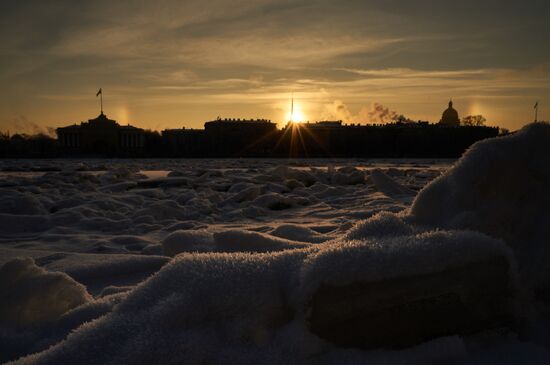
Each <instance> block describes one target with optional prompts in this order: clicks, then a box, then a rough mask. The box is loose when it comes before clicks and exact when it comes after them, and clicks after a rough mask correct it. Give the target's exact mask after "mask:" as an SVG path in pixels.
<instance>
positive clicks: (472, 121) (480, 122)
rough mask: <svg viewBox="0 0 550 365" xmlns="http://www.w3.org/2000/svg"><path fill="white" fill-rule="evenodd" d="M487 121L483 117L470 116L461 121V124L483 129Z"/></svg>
mask: <svg viewBox="0 0 550 365" xmlns="http://www.w3.org/2000/svg"><path fill="white" fill-rule="evenodd" d="M486 121H487V119H485V118H484V117H483V115H468V116H466V117H464V118H462V120H461V121H460V124H462V125H465V126H475V127H481V126H484V125H485V122H486Z"/></svg>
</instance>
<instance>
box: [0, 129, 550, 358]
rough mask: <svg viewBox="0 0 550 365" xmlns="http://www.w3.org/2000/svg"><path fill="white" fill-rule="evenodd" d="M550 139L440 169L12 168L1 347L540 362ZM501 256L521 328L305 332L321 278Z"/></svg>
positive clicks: (492, 144) (445, 266)
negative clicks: (390, 342)
mask: <svg viewBox="0 0 550 365" xmlns="http://www.w3.org/2000/svg"><path fill="white" fill-rule="evenodd" d="M549 142H550V126H549V125H547V124H537V125H530V126H528V127H526V128H524V129H523V130H522V131H520V132H519V133H517V134H515V135H511V136H508V137H504V138H498V139H493V140H487V141H484V142H481V143H478V144H476V145H474V146H473V147H472V148H471V149H470V150H469V151H468V152H467V153H466V154H465V155H464V157H463V158H462V159H461V160H460V161H458V162H457V163H456V164H455V165H454V166H453V168H451V169H450V170H449V171H447V172H445V173H444V174H443V175H441V176H439V175H440V173H441V172H442V168H441V166H439V165H429V166H422V165H418V164H417V163H413V164H411V163H407V164H404V165H401V166H397V167H396V166H387V165H383V164H379V165H375V166H369V168H368V169H363V168H360V166H359V164H357V165H356V166H343V167H337V168H335V167H332V166H328V167H327V168H323V167H322V166H319V167H307V168H303V167H301V166H290V167H289V166H287V165H278V166H277V165H276V164H275V163H273V164H274V166H272V165H271V162H269V161H267V162H266V161H263V162H262V161H256V162H254V161H244V162H243V161H238V162H233V163H234V164H237V165H236V166H232V167H229V168H227V167H224V168H221V165H222V162H219V161H212V162H208V163H209V164H211V165H210V166H207V167H204V166H202V165H201V166H199V164H197V165H193V164H192V163H191V162H190V164H191V166H187V167H185V166H184V167H180V168H179V169H178V168H177V163H176V162H173V163H174V166H172V167H171V166H166V167H167V168H170V169H172V168H173V169H172V173H170V174H169V175H170V176H167V177H156V178H152V179H151V178H149V179H145V178H144V177H143V176H140V173H139V172H138V171H136V170H132V169H131V168H126V169H123V168H120V167H119V168H118V169H112V168H106V170H108V171H107V172H106V173H103V174H101V175H95V174H91V173H75V172H74V171H73V172H69V171H60V172H49V173H46V174H45V175H43V176H34V177H32V178H29V177H21V176H11V177H6V178H5V179H4V180H3V181H2V183H1V186H0V189H2V192H3V194H2V195H1V197H0V200H2V202H3V204H2V205H1V208H0V210H1V211H2V213H1V215H2V217H1V218H2V219H1V220H0V233H1V239H2V242H3V244H2V246H1V247H2V248H1V250H2V251H1V253H2V256H1V257H2V261H3V262H4V263H5V265H4V266H3V267H2V268H1V269H0V272H1V273H2V276H1V277H0V293H1V294H2V298H8V300H4V299H3V303H1V304H0V325H1V326H2V330H1V332H0V354H1V355H0V357H1V359H2V360H4V361H6V360H12V359H16V358H19V357H20V356H24V355H27V356H26V357H23V358H20V359H19V360H17V361H16V363H18V364H70V363H75V364H76V363H79V364H98V363H102V364H118V363H126V364H150V363H163V364H171V363H173V364H181V363H185V364H199V363H200V364H202V363H216V364H217V363H258V364H274V363H280V364H288V363H304V364H305V363H316V364H317V363H321V364H333V363H338V364H358V363H364V364H430V363H448V364H486V363H498V364H517V363H524V362H526V361H529V363H535V364H537V363H540V364H546V363H550V329H549V328H550V327H549V324H550V323H549V321H548V313H550V311H549V309H550V308H549V306H548V300H549V298H550V296H549V295H548V294H549V293H548V279H549V278H550V277H549V275H548V273H549V265H548V264H549V262H550V259H549V256H548V255H549V252H548V248H547V247H548V244H549V243H550V242H548V237H550V234H549V233H550V231H549V226H548V224H547V222H550V209H549V208H548V207H550V200H549V199H550V193H549V191H550V190H549V189H550V149H549V148H548V143H549ZM66 163H67V165H68V166H69V168H70V167H73V168H74V166H73V165H75V163H74V162H66ZM163 163H165V164H168V165H169V164H170V163H171V162H163ZM208 163H205V164H208ZM223 163H226V164H228V163H230V161H223ZM5 164H9V162H5ZM52 164H53V167H55V162H52ZM91 164H93V163H91V162H90V163H88V165H87V166H88V167H89V166H90V165H91ZM216 164H217V165H216ZM239 164H242V165H239ZM414 164H417V165H414ZM203 165H204V164H203ZM6 166H7V167H9V166H8V165H6ZM6 166H5V167H6ZM141 168H143V166H141ZM80 169H81V170H85V169H86V166H80ZM359 176H361V177H359ZM437 176H439V177H437ZM436 177H437V178H436ZM433 178H436V179H435V180H434V181H432V182H431V183H428V182H429V181H430V180H432V179H433ZM426 183H428V184H427V185H426V186H425V187H424V188H423V190H422V191H421V192H420V193H419V194H418V195H417V196H416V198H414V194H415V192H416V191H417V190H418V189H419V188H421V187H422V186H423V185H424V184H426ZM413 199H414V201H413ZM411 202H412V205H411V206H410V207H409V204H411ZM545 222H546V223H545ZM165 255H166V256H173V258H172V259H169V258H167V257H166V256H165ZM20 256H26V257H28V258H26V259H16V257H20ZM494 257H501V258H503V260H505V262H506V263H507V267H509V271H508V275H507V276H506V278H504V280H506V281H507V283H506V285H507V286H509V289H510V291H511V292H513V293H515V302H514V303H502V306H511V310H512V311H514V315H515V317H516V319H517V320H518V321H519V322H520V325H519V326H517V327H516V328H500V329H491V330H488V331H485V332H482V333H478V334H473V335H468V336H459V335H450V336H446V337H439V338H434V339H432V340H429V341H426V342H424V343H420V344H418V345H416V346H413V347H409V348H405V349H400V350H392V349H390V348H385V349H379V350H370V351H365V350H359V349H353V348H341V347H337V346H335V345H334V344H332V343H330V342H327V341H325V340H323V339H321V338H319V337H318V336H316V335H315V334H314V333H312V332H311V331H310V329H309V328H308V325H307V317H308V315H309V310H310V308H309V305H310V301H311V298H312V296H313V294H314V293H315V292H316V291H317V290H318V289H319V288H320V287H322V286H323V285H336V286H345V285H348V284H352V283H354V282H358V281H359V282H362V283H375V282H379V281H381V280H387V279H396V278H407V277H414V276H416V275H424V274H430V273H440V272H443V271H445V270H449V269H452V268H459V267H462V266H464V265H465V264H468V263H472V262H483V260H487V259H491V258H494ZM31 258H33V259H31ZM33 260H34V261H33ZM11 293H13V294H11ZM38 298H44V300H43V301H42V302H41V304H42V307H40V305H39V304H40V302H39V301H38ZM14 308H25V310H24V311H23V310H19V309H17V311H16V310H15V309H14ZM14 313H15V314H14ZM449 315H453V313H449ZM52 345H53V346H52ZM50 346H51V347H50Z"/></svg>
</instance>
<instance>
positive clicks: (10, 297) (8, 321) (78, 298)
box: [0, 258, 91, 325]
mask: <svg viewBox="0 0 550 365" xmlns="http://www.w3.org/2000/svg"><path fill="white" fill-rule="evenodd" d="M0 294H1V295H2V300H1V301H0V324H3V325H26V324H38V323H40V322H47V321H54V320H56V319H58V318H59V317H60V316H61V315H62V314H64V313H66V312H67V311H69V310H70V309H73V308H75V307H77V306H79V305H82V304H84V303H86V302H88V301H89V300H90V299H91V297H90V295H89V294H88V293H87V291H86V288H85V287H84V286H83V285H82V284H79V283H77V282H76V281H74V280H73V279H72V278H71V277H69V276H68V275H67V274H64V273H59V272H48V271H46V270H44V269H42V268H41V267H38V266H36V264H35V263H34V261H33V260H32V259H30V258H18V259H14V260H12V261H9V262H7V263H6V264H4V266H2V268H0Z"/></svg>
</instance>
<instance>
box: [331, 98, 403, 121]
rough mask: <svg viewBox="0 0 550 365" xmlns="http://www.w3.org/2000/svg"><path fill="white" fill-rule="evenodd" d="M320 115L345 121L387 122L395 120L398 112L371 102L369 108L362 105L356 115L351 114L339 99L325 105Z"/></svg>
mask: <svg viewBox="0 0 550 365" xmlns="http://www.w3.org/2000/svg"><path fill="white" fill-rule="evenodd" d="M322 117H323V119H334V120H342V121H343V122H345V123H363V124H364V123H372V124H387V123H392V122H395V120H396V119H397V118H398V117H399V114H397V113H396V112H395V111H393V110H390V108H388V107H386V106H384V105H382V104H380V103H373V104H372V105H371V106H370V108H366V107H363V108H361V110H359V113H357V115H353V113H351V112H350V110H349V109H348V107H347V105H346V104H344V103H343V102H342V101H341V100H335V101H333V102H332V103H330V104H326V105H325V110H324V113H323V116H322Z"/></svg>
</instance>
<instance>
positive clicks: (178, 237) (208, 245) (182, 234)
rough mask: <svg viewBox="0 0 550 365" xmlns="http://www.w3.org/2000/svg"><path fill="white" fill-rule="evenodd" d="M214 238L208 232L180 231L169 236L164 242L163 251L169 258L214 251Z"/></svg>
mask: <svg viewBox="0 0 550 365" xmlns="http://www.w3.org/2000/svg"><path fill="white" fill-rule="evenodd" d="M213 245H214V236H213V234H212V232H209V231H207V230H204V229H202V230H180V231H175V232H173V233H171V234H170V235H168V236H167V237H166V238H165V239H164V240H163V241H162V250H163V252H164V254H165V255H167V256H176V255H177V254H178V253H180V252H209V251H213V249H214V247H213Z"/></svg>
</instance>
